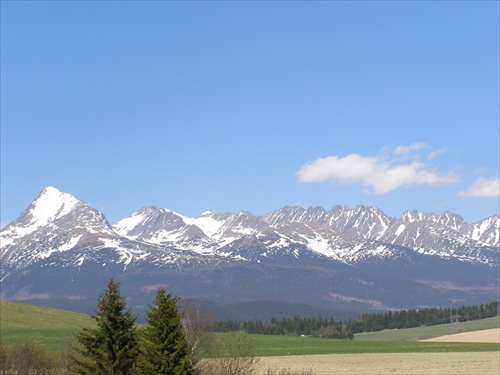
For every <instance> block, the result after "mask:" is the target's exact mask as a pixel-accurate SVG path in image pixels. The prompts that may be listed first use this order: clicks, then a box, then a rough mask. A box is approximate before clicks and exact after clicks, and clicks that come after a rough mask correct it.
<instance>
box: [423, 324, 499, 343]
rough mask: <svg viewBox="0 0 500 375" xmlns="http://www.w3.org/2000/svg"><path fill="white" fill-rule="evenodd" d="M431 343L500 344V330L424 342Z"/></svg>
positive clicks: (455, 335)
mask: <svg viewBox="0 0 500 375" xmlns="http://www.w3.org/2000/svg"><path fill="white" fill-rule="evenodd" d="M422 341H429V342H493V343H495V342H496V343H500V328H494V329H485V330H483V331H474V332H463V333H455V334H453V335H446V336H440V337H434V338H432V339H427V340H422Z"/></svg>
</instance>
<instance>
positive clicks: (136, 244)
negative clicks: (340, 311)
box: [0, 187, 500, 308]
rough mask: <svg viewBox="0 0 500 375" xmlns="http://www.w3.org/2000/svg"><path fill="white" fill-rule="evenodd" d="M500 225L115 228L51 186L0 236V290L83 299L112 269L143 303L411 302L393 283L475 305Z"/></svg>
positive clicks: (341, 213)
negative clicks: (165, 297)
mask: <svg viewBox="0 0 500 375" xmlns="http://www.w3.org/2000/svg"><path fill="white" fill-rule="evenodd" d="M499 224H500V215H494V216H491V217H490V218H486V219H484V220H480V221H478V222H476V223H467V222H465V221H464V220H463V218H461V216H459V215H456V214H451V213H448V212H446V213H444V214H442V215H437V214H434V213H430V214H428V213H422V212H419V211H406V212H405V213H403V214H402V215H401V217H400V219H395V218H392V217H389V216H387V215H385V214H384V213H383V211H382V210H381V209H379V208H377V207H365V206H357V207H355V208H349V207H345V206H333V207H332V209H330V210H329V211H328V210H326V209H324V208H322V207H308V208H303V207H300V206H285V207H283V208H281V209H278V210H276V211H273V212H270V213H268V214H265V215H261V216H255V215H253V214H252V213H250V212H246V211H239V212H236V213H217V212H214V211H205V212H203V213H202V214H200V215H198V216H197V217H194V218H188V217H185V216H183V215H180V214H177V213H175V212H173V211H171V210H169V209H165V208H157V207H154V206H147V207H143V208H141V209H140V210H138V211H136V212H135V213H133V214H131V215H130V216H128V217H126V218H124V219H122V220H119V221H117V222H116V223H115V224H113V225H110V223H109V222H108V221H107V220H106V217H105V215H104V214H102V213H100V212H99V211H97V210H95V209H94V208H92V207H90V206H89V205H87V204H86V203H84V202H82V201H79V200H78V199H76V198H75V197H73V196H71V195H70V194H67V193H62V192H60V191H59V190H57V189H56V188H53V187H48V188H46V189H44V190H43V191H42V192H41V193H40V195H39V196H38V197H37V198H35V200H34V201H33V202H32V203H31V204H30V205H29V207H28V208H27V209H26V210H25V211H24V212H23V213H22V214H21V215H20V216H19V217H18V218H17V219H16V220H14V221H13V222H12V223H10V224H9V225H7V226H6V227H5V228H3V229H2V231H1V232H0V241H1V243H0V248H1V252H0V254H1V255H0V258H1V261H2V276H1V279H0V280H1V281H0V282H1V284H2V285H1V286H2V298H5V299H13V300H16V299H20V298H25V297H26V296H28V297H29V296H38V297H40V296H46V297H47V298H49V299H51V298H52V299H54V300H56V299H58V298H59V299H60V300H69V298H73V297H74V296H75V295H80V294H82V292H81V291H82V290H85V293H83V294H82V295H84V297H82V300H85V299H88V298H89V296H90V295H91V294H92V293H93V294H95V288H91V287H90V285H95V283H96V282H97V281H98V280H100V278H101V277H103V276H104V275H111V274H113V275H117V277H118V278H122V279H123V281H124V282H125V283H126V284H127V285H128V287H129V288H131V289H132V290H133V295H135V297H133V298H135V299H136V300H137V301H141V298H145V295H146V294H147V293H146V292H144V290H146V291H148V290H150V289H151V285H158V284H161V283H165V282H168V283H171V284H172V285H175V287H176V288H177V289H178V291H179V293H180V294H183V295H185V296H187V297H188V298H201V299H208V300H214V301H217V300H221V301H225V302H226V303H239V302H245V301H252V300H253V301H255V300H256V299H258V298H259V297H260V296H262V298H263V299H268V300H269V299H272V300H280V299H282V300H283V302H290V303H308V304H310V305H311V306H314V307H318V308H332V307H333V306H337V307H342V308H351V307H352V305H360V304H362V303H361V302H360V301H366V302H365V305H366V306H368V305H370V306H386V307H387V308H393V307H395V306H396V307H397V305H401V306H403V307H408V306H407V305H408V303H410V301H411V300H412V298H410V297H411V296H410V297H404V298H401V301H398V299H397V298H395V296H397V295H400V293H401V292H400V291H398V290H397V288H398V285H406V286H405V287H406V288H407V289H408V290H413V291H414V292H412V293H414V298H413V299H414V301H413V302H411V304H412V306H415V305H427V304H435V303H437V301H439V299H440V298H441V297H440V295H444V296H446V297H444V298H445V299H446V300H447V301H452V300H455V301H461V300H462V301H464V302H475V301H476V300H477V299H481V298H486V296H490V297H491V296H492V293H493V294H494V293H495V292H497V291H498V275H497V274H498V272H497V270H498V267H499V259H498V255H499V249H498V243H499V234H498V232H499ZM55 275H57V277H56V276H55ZM91 275H96V277H95V280H92V276H91ZM463 275H467V277H466V278H464V277H463ZM52 278H55V280H57V283H58V284H60V285H54V283H53V282H52V281H51V279H52ZM294 278H295V279H296V280H297V282H298V283H302V284H303V285H299V284H297V285H294V282H291V281H292V280H294ZM40 279H42V280H45V281H44V282H42V283H41V282H40V281H39V280H40ZM132 280H134V282H135V283H136V284H137V285H134V284H133V282H132ZM287 280H288V282H287ZM129 282H130V284H129ZM450 285H451V287H450ZM89 288H90V289H89ZM467 288H468V289H467ZM79 290H80V291H79ZM294 290H295V292H294ZM467 290H469V291H468V292H467ZM79 293H80V294H79ZM134 293H135V294H134ZM145 293H146V294H145ZM474 293H476V295H474ZM141 294H142V295H141ZM71 296H73V297H71ZM80 297H81V296H80ZM80 297H78V298H80ZM374 297H376V298H374ZM44 298H45V297H44ZM374 301H375V302H374ZM138 303H142V302H138Z"/></svg>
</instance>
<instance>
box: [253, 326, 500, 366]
mask: <svg viewBox="0 0 500 375" xmlns="http://www.w3.org/2000/svg"><path fill="white" fill-rule="evenodd" d="M484 320H486V319H484ZM495 322H498V317H495V318H490V319H488V321H487V322H480V321H478V322H470V323H473V324H475V325H481V326H484V325H485V326H489V325H490V324H492V323H493V324H496V323H495ZM425 328H429V329H434V332H437V331H439V330H441V329H442V327H425ZM470 328H471V325H470V324H466V327H465V328H464V329H470ZM391 331H392V334H393V337H398V336H400V335H401V334H402V333H401V332H396V331H397V330H391ZM399 331H403V332H404V331H409V332H406V335H404V337H406V338H411V339H413V340H415V339H416V336H417V337H418V336H419V335H420V336H421V335H428V334H429V333H431V332H432V330H426V331H424V332H421V331H419V330H418V329H408V330H399ZM373 334H377V332H374V333H373ZM380 337H385V338H387V337H389V336H388V333H387V332H386V333H385V334H384V335H382V334H379V336H378V338H380ZM373 338H376V336H374V335H372V339H373ZM423 341H425V342H429V343H430V342H432V343H439V342H441V343H444V342H451V343H454V344H453V345H455V346H454V347H453V348H454V349H452V347H449V349H451V350H450V351H451V352H434V353H432V352H410V353H405V352H401V353H360V354H325V355H295V356H280V357H261V358H260V362H259V366H258V369H257V374H267V371H268V370H269V369H282V368H287V369H290V370H293V371H303V370H308V371H311V372H313V373H314V374H316V375H330V374H366V373H370V374H414V375H419V374H421V375H446V374H457V375H476V374H484V375H498V374H500V352H499V349H500V345H498V343H499V342H500V329H499V328H494V329H487V330H480V331H470V332H465V333H458V334H453V335H446V336H441V337H437V338H433V339H427V340H423ZM375 342H376V341H373V342H372V343H375ZM464 342H467V343H468V344H469V345H474V343H495V347H496V350H495V349H494V347H490V348H492V349H493V350H492V351H486V352H462V353H459V352H453V350H456V349H457V348H459V344H458V343H464ZM378 343H379V344H381V345H380V347H381V348H382V347H385V348H386V349H389V347H388V346H387V344H388V342H384V341H379V342H378ZM358 344H361V342H358ZM399 344H400V346H401V348H400V349H403V347H404V346H405V344H407V342H399ZM361 346H362V345H361ZM481 346H482V345H481V344H479V345H477V346H476V348H479V347H481ZM415 348H417V347H415ZM427 349H431V350H432V349H437V350H439V349H438V348H437V347H435V348H430V347H427ZM389 350H390V349H389Z"/></svg>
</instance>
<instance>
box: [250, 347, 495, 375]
mask: <svg viewBox="0 0 500 375" xmlns="http://www.w3.org/2000/svg"><path fill="white" fill-rule="evenodd" d="M268 369H274V370H275V372H276V373H279V371H280V370H281V369H289V370H292V371H295V372H296V373H299V374H300V372H301V371H304V370H309V371H311V372H312V373H313V374H316V375H330V374H370V375H371V374H379V375H380V374H383V375H385V374H397V375H400V374H414V375H448V374H456V375H478V374H482V375H500V353H499V352H478V353H470V352H467V353H404V354H399V353H390V354H322V355H307V356H284V357H262V358H260V362H259V364H258V366H257V372H256V374H258V375H265V374H267V372H268Z"/></svg>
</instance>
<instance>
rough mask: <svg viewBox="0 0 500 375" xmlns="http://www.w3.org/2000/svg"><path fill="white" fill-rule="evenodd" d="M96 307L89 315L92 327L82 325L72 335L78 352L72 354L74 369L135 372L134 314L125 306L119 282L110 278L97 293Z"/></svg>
mask: <svg viewBox="0 0 500 375" xmlns="http://www.w3.org/2000/svg"><path fill="white" fill-rule="evenodd" d="M97 307H98V308H99V310H98V311H97V312H96V313H95V314H94V315H92V318H93V319H94V320H95V322H96V327H95V328H83V329H82V331H81V332H79V333H77V334H76V335H75V338H76V341H77V342H78V344H79V346H77V347H76V348H75V349H76V351H77V352H78V353H79V354H80V356H78V357H76V356H75V357H73V359H74V362H75V366H74V371H75V372H77V373H79V374H89V375H90V374H102V375H104V374H106V375H108V374H113V375H129V374H134V373H135V367H136V360H137V357H138V355H139V340H138V336H137V332H136V329H135V320H136V317H135V316H133V315H132V313H131V312H130V310H126V301H125V298H124V297H122V296H121V295H120V290H119V284H118V283H115V282H114V281H113V278H111V279H110V281H109V283H108V286H107V289H106V290H105V291H104V293H103V294H102V295H101V296H100V298H99V301H98V304H97Z"/></svg>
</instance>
